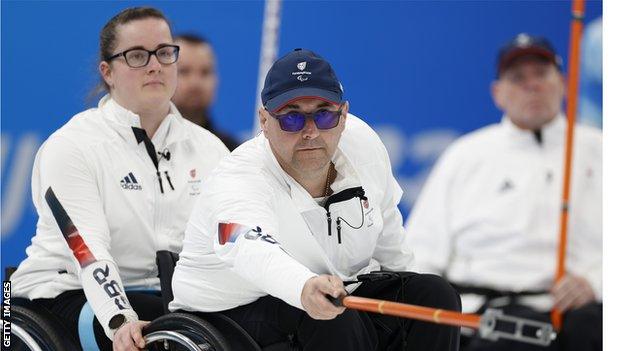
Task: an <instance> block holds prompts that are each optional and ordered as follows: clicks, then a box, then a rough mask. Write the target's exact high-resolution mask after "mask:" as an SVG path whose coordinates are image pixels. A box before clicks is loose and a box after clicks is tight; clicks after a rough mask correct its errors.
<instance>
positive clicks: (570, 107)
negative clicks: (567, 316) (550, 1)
mask: <svg viewBox="0 0 624 351" xmlns="http://www.w3.org/2000/svg"><path fill="white" fill-rule="evenodd" d="M584 16H585V1H584V0H573V2H572V24H571V25H570V53H569V55H570V58H569V63H568V92H567V99H568V102H567V106H566V115H567V117H568V127H567V132H566V144H565V147H566V149H565V164H564V172H563V199H562V200H561V216H560V217H559V218H560V221H559V249H558V254H557V270H556V273H555V274H556V275H555V282H558V281H559V280H561V279H562V278H563V276H564V275H565V272H566V269H565V260H566V250H567V244H568V209H569V208H570V182H571V178H572V175H571V170H572V154H573V153H572V151H573V145H574V126H575V121H576V106H577V97H578V86H579V66H580V64H579V62H580V59H579V56H580V45H581V34H582V32H583V17H584ZM551 320H552V323H553V325H554V327H555V330H557V331H559V330H561V322H562V321H561V312H560V311H559V310H557V309H556V308H554V309H553V310H552V313H551Z"/></svg>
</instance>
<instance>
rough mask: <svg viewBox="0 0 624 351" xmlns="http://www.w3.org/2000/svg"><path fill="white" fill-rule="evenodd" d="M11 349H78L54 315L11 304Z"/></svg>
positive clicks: (72, 350) (70, 350) (33, 350)
mask: <svg viewBox="0 0 624 351" xmlns="http://www.w3.org/2000/svg"><path fill="white" fill-rule="evenodd" d="M11 323H12V324H13V325H12V333H13V336H14V337H16V338H12V340H11V350H32V351H35V350H67V351H77V350H79V349H78V347H77V346H76V345H75V344H74V342H73V341H72V340H71V338H70V337H68V335H66V334H67V332H66V331H65V330H63V328H62V327H60V326H57V325H55V324H54V322H53V319H52V316H45V315H43V314H41V313H39V312H35V311H33V310H31V309H28V308H25V307H22V306H18V305H13V306H11Z"/></svg>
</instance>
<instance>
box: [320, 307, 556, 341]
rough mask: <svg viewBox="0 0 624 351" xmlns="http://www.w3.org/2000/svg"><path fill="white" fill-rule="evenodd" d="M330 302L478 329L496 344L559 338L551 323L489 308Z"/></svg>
mask: <svg viewBox="0 0 624 351" xmlns="http://www.w3.org/2000/svg"><path fill="white" fill-rule="evenodd" d="M329 299H330V300H331V301H332V303H334V305H336V306H344V307H346V308H349V309H353V310H358V311H366V312H373V313H380V314H384V315H389V316H395V317H403V318H409V319H416V320H420V321H425V322H430V323H437V324H444V325H452V326H456V327H466V328H471V329H476V330H477V331H478V332H479V334H480V336H481V337H482V338H485V339H489V340H493V341H495V340H498V339H499V338H503V339H510V340H516V341H520V342H526V343H530V344H535V345H542V346H548V345H549V344H550V343H551V341H552V340H554V339H555V337H556V334H555V333H554V332H553V328H552V325H550V324H548V323H543V322H538V321H533V320H529V319H524V318H518V317H512V316H505V315H504V314H502V312H501V311H499V310H495V309H489V310H487V311H486V312H485V313H484V314H483V315H478V314H466V313H459V312H455V311H448V310H443V309H439V308H431V307H424V306H418V305H410V304H406V303H399V302H392V301H385V300H377V299H370V298H366V297H359V296H342V297H340V298H338V299H334V298H331V297H330V298H329ZM502 324H507V325H513V326H514V328H512V329H513V331H510V329H509V328H506V329H505V330H499V329H497V326H499V325H502Z"/></svg>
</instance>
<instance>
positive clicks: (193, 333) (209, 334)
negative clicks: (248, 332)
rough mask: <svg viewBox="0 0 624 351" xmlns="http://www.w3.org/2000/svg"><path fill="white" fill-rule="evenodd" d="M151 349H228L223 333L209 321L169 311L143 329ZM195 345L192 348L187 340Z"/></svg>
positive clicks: (224, 350)
mask: <svg viewBox="0 0 624 351" xmlns="http://www.w3.org/2000/svg"><path fill="white" fill-rule="evenodd" d="M143 335H144V336H145V338H146V339H147V340H148V341H150V342H149V343H148V345H147V349H148V350H152V351H160V350H167V351H182V350H186V351H188V350H201V351H229V350H230V348H229V345H228V343H227V341H226V340H225V338H224V337H223V335H222V334H221V333H220V332H219V331H218V330H217V329H216V328H215V327H214V326H212V325H211V324H210V323H208V322H206V321H204V320H203V319H201V318H199V317H197V316H194V315H191V314H188V313H169V314H166V315H164V316H162V317H159V318H157V319H155V320H154V321H152V322H151V323H150V324H149V325H148V326H146V327H145V328H144V329H143ZM189 341H190V342H192V344H194V345H196V347H197V348H192V347H189V346H187V345H189V344H188V342H189Z"/></svg>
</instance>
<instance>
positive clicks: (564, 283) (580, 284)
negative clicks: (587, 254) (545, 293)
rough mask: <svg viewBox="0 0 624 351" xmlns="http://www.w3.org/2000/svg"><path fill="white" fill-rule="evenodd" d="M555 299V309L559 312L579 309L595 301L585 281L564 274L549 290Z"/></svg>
mask: <svg viewBox="0 0 624 351" xmlns="http://www.w3.org/2000/svg"><path fill="white" fill-rule="evenodd" d="M551 293H552V294H553V297H554V299H555V307H557V309H558V310H560V311H561V312H565V311H567V310H570V309H575V308H578V307H581V306H583V305H585V304H587V303H589V302H592V301H595V300H596V295H595V294H594V290H593V289H592V287H591V285H590V284H589V282H588V281H587V279H585V278H583V277H581V276H578V275H574V274H570V273H568V274H566V275H565V276H564V277H563V278H561V280H559V281H558V282H557V283H556V284H555V286H554V287H553V288H552V289H551Z"/></svg>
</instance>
